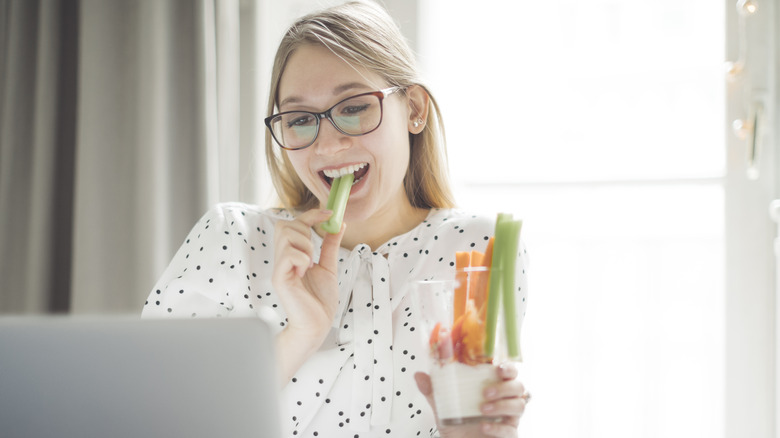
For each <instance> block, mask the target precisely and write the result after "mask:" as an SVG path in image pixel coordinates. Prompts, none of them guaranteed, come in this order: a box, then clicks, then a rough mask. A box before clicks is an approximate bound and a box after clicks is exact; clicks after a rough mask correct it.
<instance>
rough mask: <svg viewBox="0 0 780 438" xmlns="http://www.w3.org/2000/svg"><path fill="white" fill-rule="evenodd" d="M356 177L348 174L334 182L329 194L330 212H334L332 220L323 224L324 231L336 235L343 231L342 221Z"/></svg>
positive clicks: (328, 207)
mask: <svg viewBox="0 0 780 438" xmlns="http://www.w3.org/2000/svg"><path fill="white" fill-rule="evenodd" d="M353 181H355V175H354V174H352V173H348V174H346V175H344V176H340V177H338V178H335V179H334V180H333V183H332V184H331V186H330V193H329V194H328V203H327V205H326V207H327V209H328V210H331V211H333V214H332V215H331V216H330V218H329V219H328V220H327V221H325V222H323V223H322V229H323V230H325V231H327V232H328V233H330V234H336V233H338V232H339V230H341V221H343V220H344V212H345V211H346V210H347V200H349V191H350V190H352V182H353Z"/></svg>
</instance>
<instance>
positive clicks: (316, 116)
mask: <svg viewBox="0 0 780 438" xmlns="http://www.w3.org/2000/svg"><path fill="white" fill-rule="evenodd" d="M404 89H405V88H404V87H399V86H395V87H389V88H384V89H382V90H379V91H369V92H368V93H361V94H356V95H354V96H349V97H347V98H344V99H342V100H340V101H338V102H336V104H335V105H333V106H332V107H330V108H328V109H327V110H325V111H323V112H321V113H314V112H311V111H303V110H297V111H285V112H282V113H277V114H273V115H270V116H268V117H266V118H265V119H264V120H263V121H264V122H265V126H266V127H267V128H268V131H269V132H270V133H271V137H273V139H274V141H275V142H276V144H278V145H279V147H281V148H282V149H286V150H288V151H299V150H301V149H306V148H307V147H309V146H311V145H313V144H314V142H315V141H317V137H318V136H319V135H320V120H322V119H328V120H329V121H330V124H331V125H333V127H334V128H336V130H337V131H339V132H340V133H342V134H344V135H348V136H350V137H360V136H361V135H366V134H370V133H372V132H374V131H376V130H377V129H379V126H381V125H382V119H384V115H385V110H384V105H383V101H384V99H385V98H386V97H387V96H389V95H391V94H393V93H395V92H397V91H400V90H404ZM361 96H376V97H377V98H379V122H378V123H377V124H376V126H375V127H374V128H373V129H371V130H370V131H366V132H363V133H362V134H350V133H348V132H344V130H343V129H341V128H339V126H338V124H337V123H336V122H335V121H334V120H333V117H331V111H333V109H334V108H336V107H337V106H339V105H341V104H342V103H344V102H346V101H348V100H350V99H354V98H356V97H361ZM291 113H306V114H311V115H312V116H313V117H314V120H316V121H317V125H316V127H315V131H314V138H312V140H311V142H310V143H309V144H307V145H306V146H301V147H297V148H290V147H286V146H284V145H283V144H282V142H280V141H279V139H277V138H276V134H274V130H273V128H272V127H271V121H272V120H273V119H275V118H277V117H280V116H283V115H285V114H291Z"/></svg>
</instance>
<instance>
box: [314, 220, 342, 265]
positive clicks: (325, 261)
mask: <svg viewBox="0 0 780 438" xmlns="http://www.w3.org/2000/svg"><path fill="white" fill-rule="evenodd" d="M346 229H347V224H346V223H343V222H342V224H341V229H340V230H339V232H338V233H336V234H330V233H325V237H324V238H323V239H322V249H321V250H320V262H319V263H320V266H322V267H323V268H324V269H327V270H328V271H330V272H334V273H335V272H336V270H337V269H338V260H339V248H340V247H341V239H342V238H343V237H344V232H345V231H346Z"/></svg>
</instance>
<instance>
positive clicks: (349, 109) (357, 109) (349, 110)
mask: <svg viewBox="0 0 780 438" xmlns="http://www.w3.org/2000/svg"><path fill="white" fill-rule="evenodd" d="M369 106H371V105H370V104H367V103H366V104H363V105H350V106H345V107H344V108H342V109H341V114H346V115H354V114H358V113H361V112H363V111H365V110H367V109H368V107H369Z"/></svg>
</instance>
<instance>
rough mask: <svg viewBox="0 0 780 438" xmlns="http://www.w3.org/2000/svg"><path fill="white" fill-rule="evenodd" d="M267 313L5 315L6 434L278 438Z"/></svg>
mask: <svg viewBox="0 0 780 438" xmlns="http://www.w3.org/2000/svg"><path fill="white" fill-rule="evenodd" d="M273 346H274V342H273V335H272V333H271V330H270V328H269V326H268V324H266V323H265V322H264V321H263V320H261V319H224V320H222V319H210V320H173V319H169V320H141V319H138V318H134V317H73V316H61V317H9V316H6V317H0V436H2V437H10V438H16V437H24V438H26V437H35V438H49V437H58V438H70V437H73V438H76V437H78V438H89V437H101V438H103V437H112V438H122V437H128V438H130V437H132V438H138V437H209V438H213V437H254V438H257V437H273V438H278V437H280V436H282V434H281V432H280V426H279V406H278V403H277V399H278V383H277V380H278V379H277V376H276V371H275V364H274V356H273V354H272V351H273Z"/></svg>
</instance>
